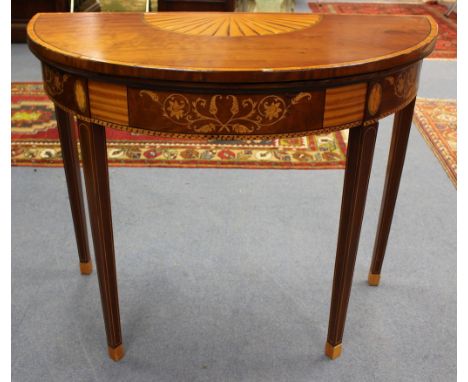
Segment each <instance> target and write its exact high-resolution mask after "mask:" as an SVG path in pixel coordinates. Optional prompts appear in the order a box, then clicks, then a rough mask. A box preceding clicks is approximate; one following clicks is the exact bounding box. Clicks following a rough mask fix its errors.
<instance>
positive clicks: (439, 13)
mask: <svg viewBox="0 0 468 382" xmlns="http://www.w3.org/2000/svg"><path fill="white" fill-rule="evenodd" d="M309 8H310V9H311V10H312V12H313V13H338V14H350V13H359V14H368V15H379V14H389V15H430V16H432V17H433V18H434V20H435V21H437V24H439V37H438V38H437V42H436V48H435V50H434V52H432V54H431V55H430V56H429V58H437V59H440V58H446V59H454V58H457V14H456V13H455V12H452V13H451V14H450V16H449V17H445V16H444V13H446V12H447V7H446V6H444V5H441V4H437V3H435V2H434V3H425V4H400V3H398V4H397V3H394V4H384V3H319V2H314V3H312V2H310V3H309Z"/></svg>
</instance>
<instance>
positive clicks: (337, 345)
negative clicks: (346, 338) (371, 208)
mask: <svg viewBox="0 0 468 382" xmlns="http://www.w3.org/2000/svg"><path fill="white" fill-rule="evenodd" d="M377 126H378V125H377V124H374V125H370V126H359V127H355V128H352V129H350V132H349V141H348V152H347V159H346V170H345V178H344V187H343V197H342V201H341V216H340V226H339V232H338V245H337V250H336V260H335V273H334V276H333V292H332V298H331V306H330V321H329V326H328V336H327V343H326V346H325V354H326V355H327V356H328V357H330V358H331V359H335V358H337V357H339V356H340V354H341V343H342V339H343V331H344V325H345V320H346V312H347V308H348V301H349V296H350V293H351V284H352V279H353V271H354V264H355V262H356V253H357V249H358V244H359V235H360V232H361V224H362V218H363V215H364V207H365V203H366V196H367V186H368V184H369V176H370V172H371V168H372V158H373V155H374V145H375V139H376V136H377Z"/></svg>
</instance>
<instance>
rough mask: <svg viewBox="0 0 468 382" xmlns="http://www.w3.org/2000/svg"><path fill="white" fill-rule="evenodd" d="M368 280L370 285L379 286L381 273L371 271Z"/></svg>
mask: <svg viewBox="0 0 468 382" xmlns="http://www.w3.org/2000/svg"><path fill="white" fill-rule="evenodd" d="M367 282H368V283H369V285H370V286H378V285H379V283H380V275H376V274H374V273H369V277H368V278H367Z"/></svg>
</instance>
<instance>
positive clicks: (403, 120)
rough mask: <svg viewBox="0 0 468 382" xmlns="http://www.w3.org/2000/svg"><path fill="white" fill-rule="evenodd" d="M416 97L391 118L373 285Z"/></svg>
mask: <svg viewBox="0 0 468 382" xmlns="http://www.w3.org/2000/svg"><path fill="white" fill-rule="evenodd" d="M415 103H416V99H414V100H413V101H412V102H411V103H410V104H409V105H408V106H406V107H405V108H404V109H403V110H401V111H400V112H398V113H396V114H395V119H394V122H393V132H392V141H391V143H390V153H389V155H388V164H387V174H386V178H385V187H384V192H383V198H382V205H381V207H380V216H379V223H378V226H377V235H376V238H375V245H374V254H373V256H372V263H371V267H370V271H369V278H368V280H369V285H372V286H377V285H379V283H380V274H381V271H382V265H383V261H384V257H385V250H386V248H387V243H388V237H389V235H390V228H391V226H392V219H393V213H394V211H395V205H396V200H397V196H398V188H399V187H400V179H401V173H402V171H403V165H404V163H405V156H406V148H407V147H408V138H409V134H410V129H411V123H412V120H413V111H414V105H415Z"/></svg>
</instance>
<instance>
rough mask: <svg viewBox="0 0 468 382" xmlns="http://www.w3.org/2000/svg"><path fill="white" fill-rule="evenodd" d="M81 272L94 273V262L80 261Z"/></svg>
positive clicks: (83, 273) (85, 273)
mask: <svg viewBox="0 0 468 382" xmlns="http://www.w3.org/2000/svg"><path fill="white" fill-rule="evenodd" d="M80 272H81V274H82V275H90V274H91V273H93V263H92V262H91V261H88V262H87V263H80Z"/></svg>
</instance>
